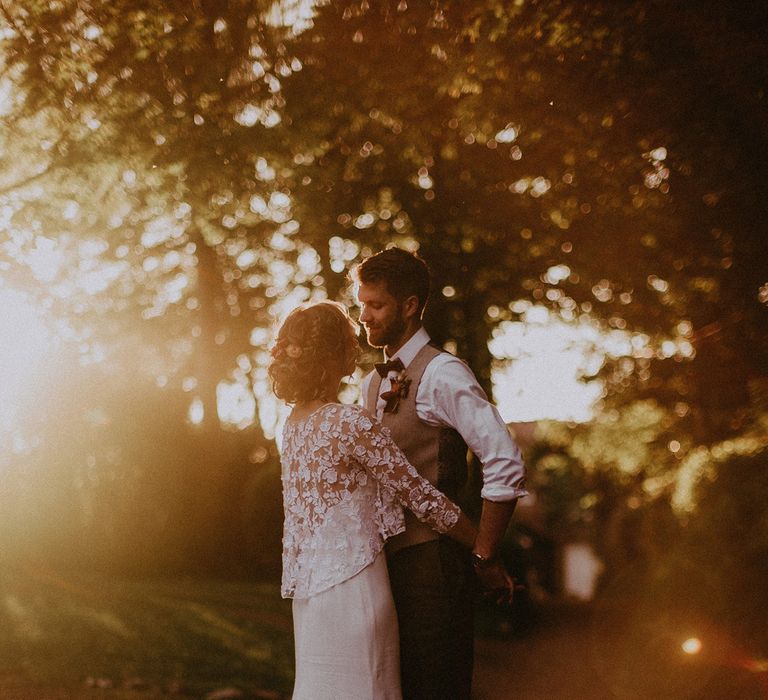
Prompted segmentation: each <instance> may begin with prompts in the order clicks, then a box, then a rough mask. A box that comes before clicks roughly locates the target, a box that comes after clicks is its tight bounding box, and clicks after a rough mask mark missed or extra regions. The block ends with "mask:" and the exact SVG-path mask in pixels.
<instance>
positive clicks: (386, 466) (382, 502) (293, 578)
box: [281, 404, 460, 598]
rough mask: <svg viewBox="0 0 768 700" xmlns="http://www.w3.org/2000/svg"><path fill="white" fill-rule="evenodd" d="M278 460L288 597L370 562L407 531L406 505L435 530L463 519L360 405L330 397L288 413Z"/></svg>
mask: <svg viewBox="0 0 768 700" xmlns="http://www.w3.org/2000/svg"><path fill="white" fill-rule="evenodd" d="M281 462H282V481H283V505H284V508H285V525H284V528H283V584H282V594H283V597H284V598H294V597H295V598H308V597H310V596H313V595H315V594H316V593H320V592H322V591H324V590H326V589H328V588H330V587H331V586H334V585H336V584H337V583H341V582H342V581H345V580H347V579H348V578H351V577H352V576H354V575H355V574H356V573H358V572H359V571H361V570H362V569H363V568H365V567H366V566H368V564H370V563H371V562H372V561H373V560H374V559H375V558H376V555H377V554H378V553H379V552H380V551H381V549H382V548H383V546H384V542H385V541H386V540H387V539H388V538H389V537H391V536H393V535H396V534H399V533H400V532H402V531H403V529H404V523H403V510H402V508H403V506H404V507H406V508H408V509H410V510H411V511H413V513H414V514H415V515H416V516H417V517H418V518H419V519H420V520H422V521H424V522H426V523H428V524H429V525H430V526H431V527H433V528H434V529H435V530H437V531H438V532H447V531H448V530H450V529H451V528H452V527H453V526H454V525H455V524H456V522H457V521H458V519H459V512H460V511H459V508H458V506H456V505H454V504H453V503H452V502H451V501H449V500H448V499H447V498H446V497H445V496H444V495H443V494H442V493H440V492H439V491H438V490H437V489H436V488H434V487H433V486H432V485H431V484H430V483H429V482H428V481H427V480H426V479H424V478H423V477H421V476H419V474H418V473H417V472H416V470H415V469H414V468H413V467H412V466H411V465H410V464H409V462H408V461H407V460H406V458H405V456H404V455H403V453H402V452H401V451H400V449H399V448H398V447H397V445H395V443H394V442H393V441H392V438H391V437H390V435H389V431H387V429H386V428H382V427H381V425H380V424H379V423H377V422H376V421H375V420H373V419H372V418H370V417H369V415H368V414H367V413H365V412H364V411H363V409H361V408H360V407H358V406H343V405H340V404H326V405H325V406H322V407H321V408H319V409H317V410H316V411H315V412H314V413H312V414H310V415H309V416H308V417H307V418H305V419H303V420H300V421H295V422H294V421H290V420H289V421H287V422H286V424H285V428H284V430H283V445H282V455H281Z"/></svg>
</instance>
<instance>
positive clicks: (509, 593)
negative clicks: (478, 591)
mask: <svg viewBox="0 0 768 700" xmlns="http://www.w3.org/2000/svg"><path fill="white" fill-rule="evenodd" d="M474 569H475V574H476V575H477V578H478V580H479V581H480V585H481V586H482V587H483V595H484V596H485V597H486V598H491V599H493V600H495V601H496V604H497V605H511V604H512V600H513V599H514V596H515V591H516V590H518V591H519V590H521V589H522V588H523V586H518V585H516V584H515V579H514V578H513V577H512V576H511V575H510V573H509V572H508V571H507V570H506V569H505V568H504V564H503V563H502V562H501V560H500V559H494V560H493V561H488V562H485V563H483V564H482V565H480V564H479V563H477V562H476V563H475V566H474Z"/></svg>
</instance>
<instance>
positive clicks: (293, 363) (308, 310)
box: [269, 301, 360, 403]
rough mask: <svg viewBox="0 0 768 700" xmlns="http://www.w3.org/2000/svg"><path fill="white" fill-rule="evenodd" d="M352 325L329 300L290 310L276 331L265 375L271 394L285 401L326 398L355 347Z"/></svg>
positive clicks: (346, 370)
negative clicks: (332, 381)
mask: <svg viewBox="0 0 768 700" xmlns="http://www.w3.org/2000/svg"><path fill="white" fill-rule="evenodd" d="M357 333H358V328H357V324H356V323H355V322H354V321H353V320H352V319H351V318H350V317H349V314H348V313H347V310H346V308H345V307H344V306H342V305H341V304H338V303H336V302H334V301H320V302H316V303H313V304H306V305H304V306H300V307H299V308H297V309H294V310H293V311H291V313H289V314H288V316H287V317H286V318H285V320H284V321H283V323H282V325H281V326H280V329H279V330H278V332H277V337H276V338H275V343H274V346H273V347H272V362H271V363H270V365H269V376H270V377H271V379H272V390H273V391H274V392H275V395H276V396H277V397H278V398H279V399H282V400H283V401H285V402H286V403H297V402H302V401H312V400H314V399H332V398H333V397H332V396H328V395H327V394H328V392H334V391H335V390H336V387H330V386H329V385H328V382H329V380H330V379H333V378H334V377H335V376H337V375H340V376H344V375H345V374H351V373H352V372H353V371H354V369H355V361H356V360H357V357H358V353H359V350H360V346H359V345H358V342H357Z"/></svg>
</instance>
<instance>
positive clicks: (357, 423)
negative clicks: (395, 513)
mask: <svg viewBox="0 0 768 700" xmlns="http://www.w3.org/2000/svg"><path fill="white" fill-rule="evenodd" d="M350 427H351V430H349V431H343V432H344V439H343V445H342V449H343V450H344V451H345V452H346V453H347V455H348V456H349V457H350V458H351V459H353V460H354V461H355V462H357V463H358V464H359V465H360V466H362V467H363V468H364V469H365V470H366V471H368V472H369V473H370V474H371V475H372V476H373V477H374V478H375V479H376V480H377V481H378V482H379V483H380V484H381V486H382V488H384V489H386V490H387V491H389V492H390V493H391V494H392V495H393V496H394V498H395V499H396V500H397V501H399V502H400V503H401V504H402V505H403V507H405V508H408V509H409V510H410V511H412V512H413V514H414V515H415V516H416V517H417V518H418V519H419V520H421V521H423V522H425V523H427V524H428V525H429V526H430V527H432V528H433V529H435V530H437V531H438V532H441V533H445V532H448V531H449V530H451V528H453V526H454V525H455V524H456V523H457V522H458V520H459V514H460V513H461V510H460V509H459V507H458V506H457V505H456V504H455V503H453V502H452V501H451V500H450V499H448V498H447V497H446V496H445V495H444V494H443V493H441V492H440V491H438V490H437V489H436V488H435V487H434V486H432V484H430V483H429V481H427V480H426V479H425V478H424V477H423V476H421V475H420V474H419V473H418V472H417V471H416V469H415V468H414V467H413V466H412V465H411V463H410V462H409V461H408V460H407V459H406V457H405V455H404V454H403V452H402V450H401V449H400V448H399V447H398V446H397V445H396V444H395V443H394V441H393V440H392V438H391V436H390V434H389V431H388V430H386V428H382V426H381V424H380V423H379V422H378V421H376V420H373V419H372V418H370V417H369V416H368V415H367V414H366V413H365V412H363V411H362V410H359V409H358V410H357V411H355V414H354V415H353V416H351V420H350Z"/></svg>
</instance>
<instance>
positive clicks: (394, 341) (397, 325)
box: [357, 282, 407, 348]
mask: <svg viewBox="0 0 768 700" xmlns="http://www.w3.org/2000/svg"><path fill="white" fill-rule="evenodd" d="M357 300H358V303H359V304H360V323H362V324H363V327H364V328H365V333H366V336H367V337H368V344H369V345H371V346H372V347H374V348H383V347H386V346H388V345H391V346H393V345H399V343H400V340H401V339H402V337H403V335H404V334H405V330H406V328H407V319H406V318H405V314H404V313H403V304H402V303H401V302H400V301H399V300H398V299H396V298H395V297H394V296H392V295H391V294H390V293H389V290H388V289H387V284H386V282H369V283H367V284H366V283H362V282H361V283H360V286H359V287H358V290H357Z"/></svg>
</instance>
